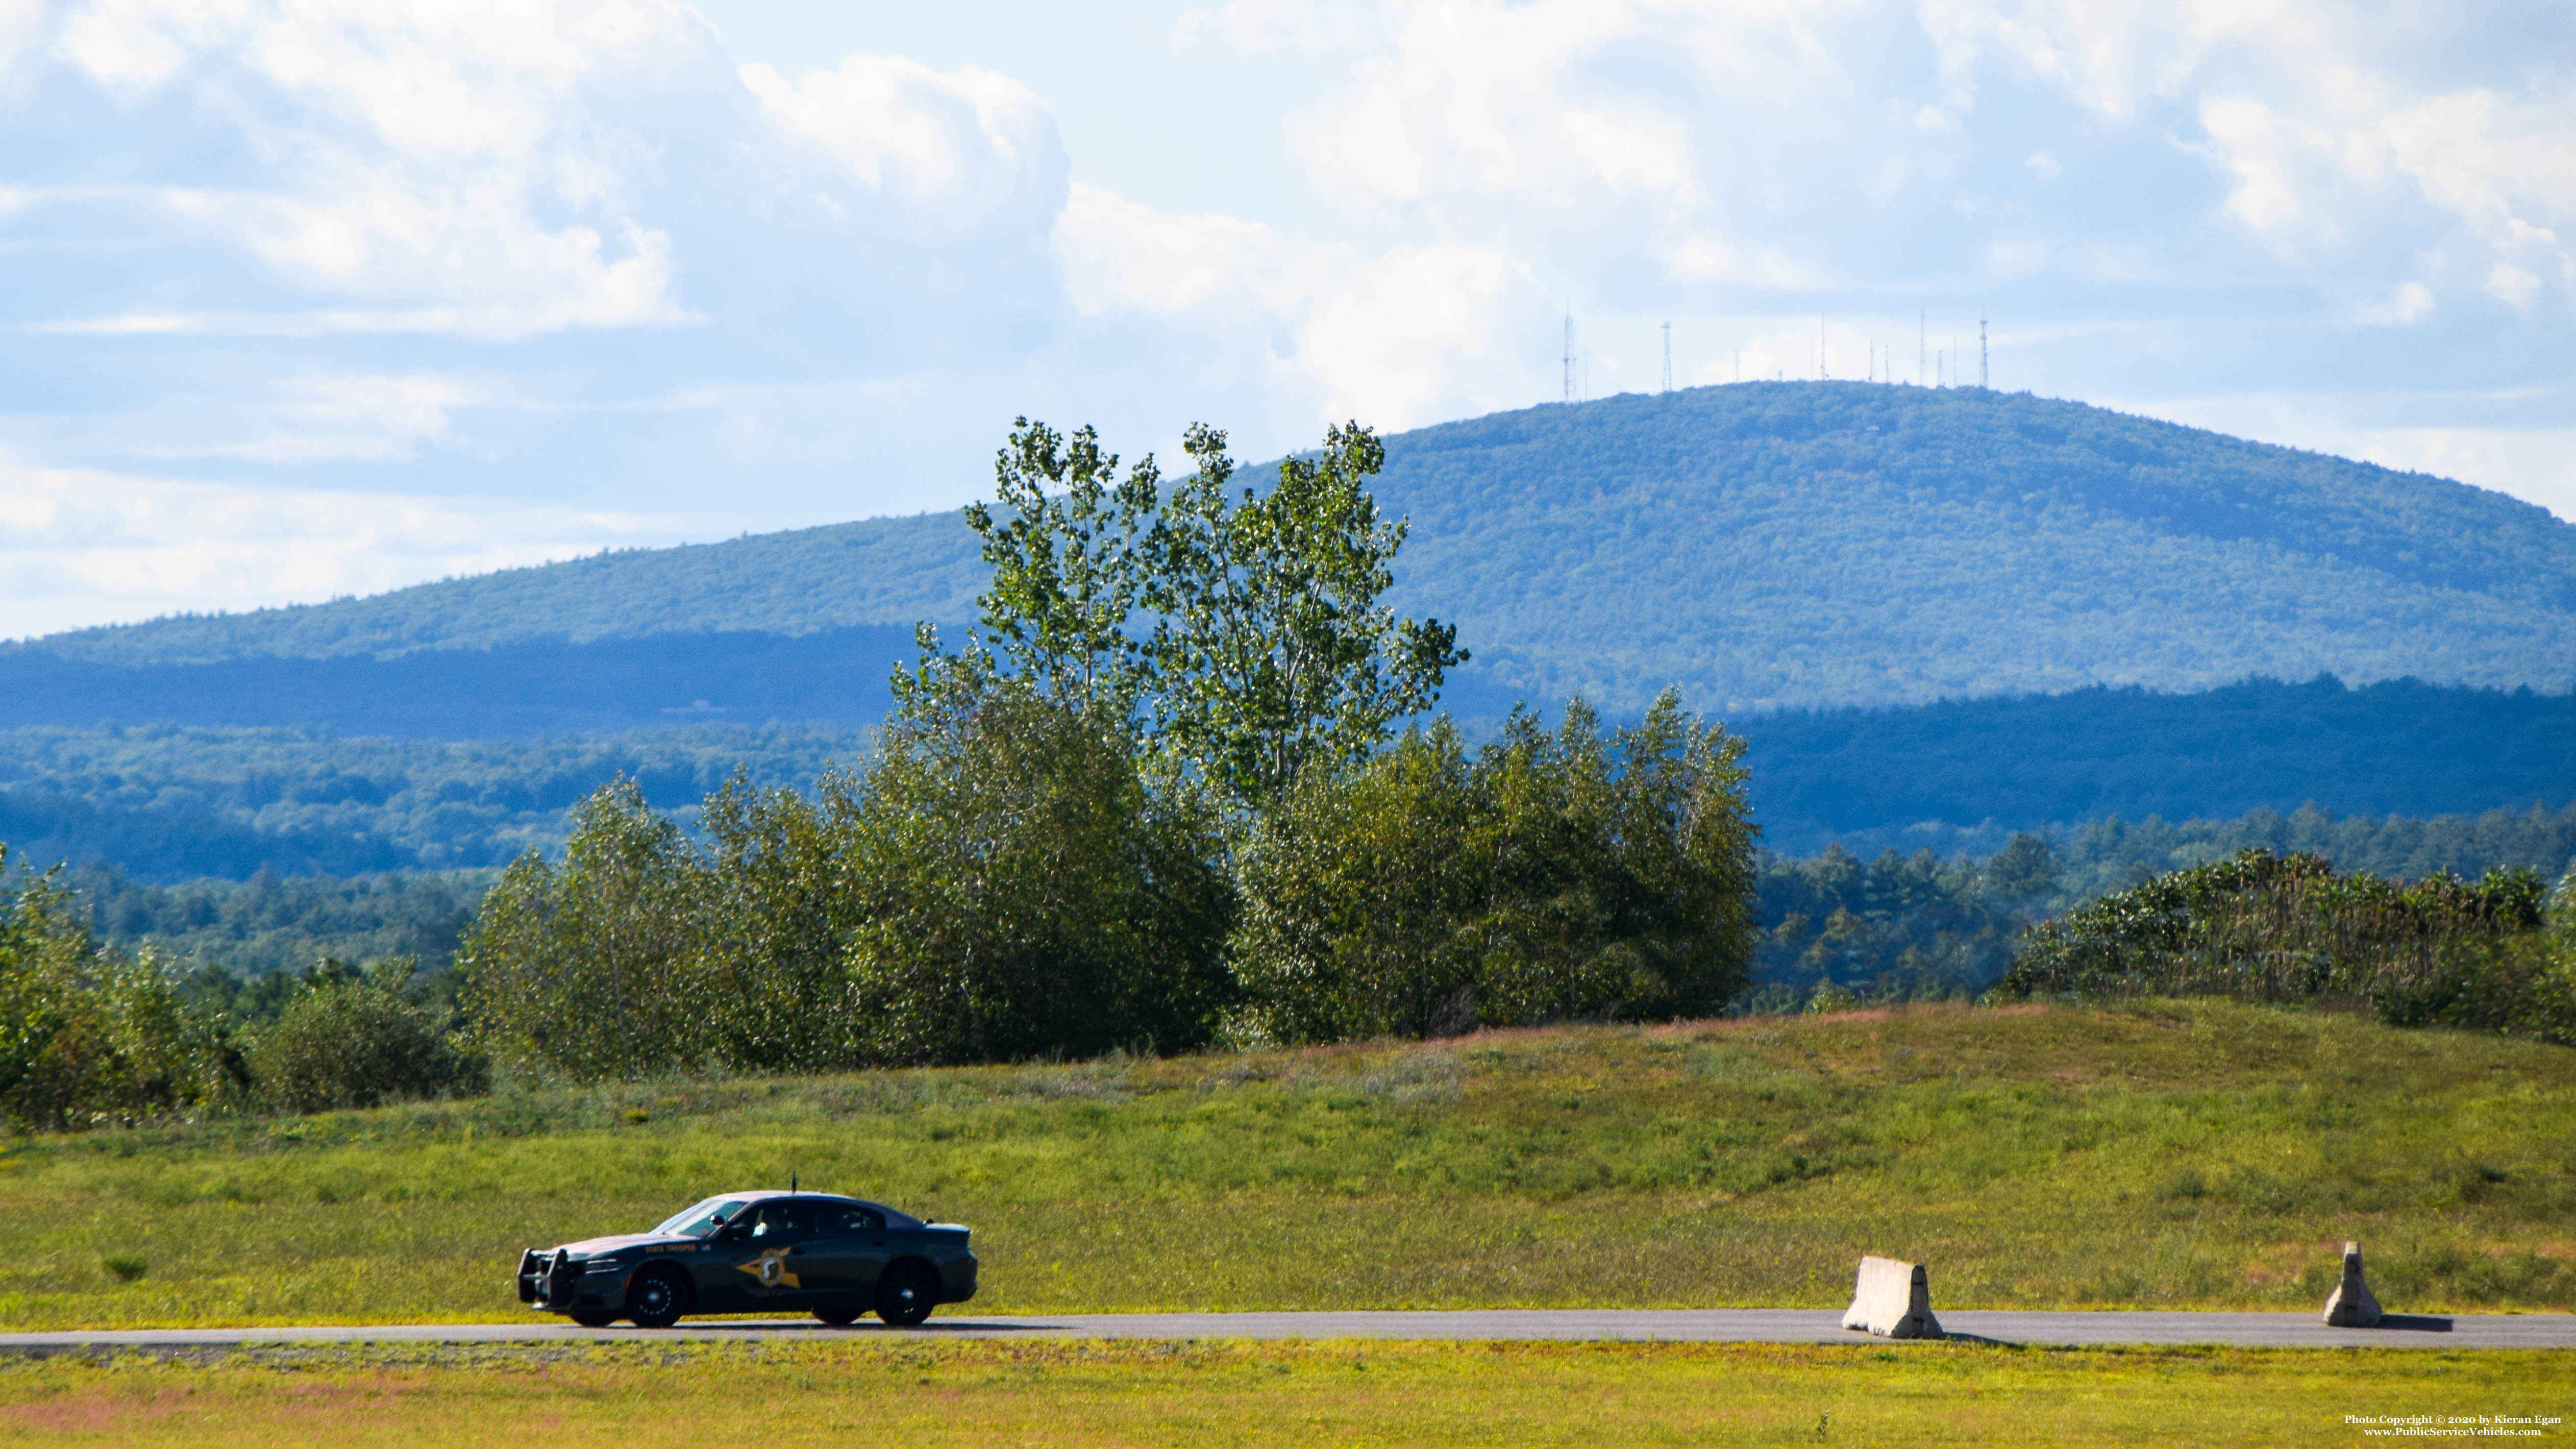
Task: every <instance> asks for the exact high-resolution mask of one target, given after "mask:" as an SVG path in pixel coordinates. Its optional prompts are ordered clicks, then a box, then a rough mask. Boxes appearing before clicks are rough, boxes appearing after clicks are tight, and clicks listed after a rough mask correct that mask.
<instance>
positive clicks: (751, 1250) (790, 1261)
mask: <svg viewBox="0 0 2576 1449" xmlns="http://www.w3.org/2000/svg"><path fill="white" fill-rule="evenodd" d="M741 1227H742V1231H741V1232H740V1233H739V1234H738V1235H734V1234H729V1235H728V1239H729V1240H728V1241H727V1242H725V1243H724V1244H723V1245H722V1247H720V1248H719V1249H718V1254H719V1256H720V1257H721V1258H722V1260H723V1261H724V1262H725V1263H726V1264H727V1265H729V1266H730V1267H731V1268H732V1270H733V1274H734V1276H735V1278H736V1279H737V1282H736V1284H735V1287H736V1291H738V1292H739V1293H741V1295H742V1300H741V1301H742V1304H743V1307H742V1309H741V1310H738V1311H743V1312H751V1313H762V1312H769V1311H773V1310H774V1311H780V1312H784V1311H789V1310H795V1311H802V1310H803V1309H804V1308H805V1307H806V1306H807V1305H809V1304H811V1303H813V1302H814V1301H815V1300H816V1299H817V1298H818V1297H821V1296H823V1295H822V1294H821V1293H819V1292H818V1291H817V1290H816V1289H815V1288H814V1287H813V1286H812V1285H811V1284H809V1283H808V1282H807V1279H806V1275H807V1273H808V1272H809V1271H811V1269H812V1268H813V1266H814V1263H815V1261H816V1260H815V1258H814V1255H813V1243H814V1204H813V1202H812V1200H810V1199H802V1198H771V1199H769V1200H768V1201H766V1202H760V1203H755V1204H753V1205H752V1208H751V1211H750V1212H749V1213H748V1214H747V1215H746V1216H745V1217H744V1219H743V1220H742V1224H741Z"/></svg>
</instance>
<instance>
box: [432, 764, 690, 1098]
mask: <svg viewBox="0 0 2576 1449" xmlns="http://www.w3.org/2000/svg"><path fill="white" fill-rule="evenodd" d="M706 895H707V873H706V871H705V869H704V866H703V863H702V862H701V861H700V860H699V857H698V852H697V850H696V848H695V847H694V846H692V845H691V844H690V843H689V840H688V837H686V836H685V835H683V834H681V833H680V829H679V827H678V826H676V825H674V824H672V823H671V822H670V821H669V820H667V819H665V818H663V817H662V816H660V815H658V814H656V813H654V811H653V809H652V807H651V806H649V805H647V804H645V803H644V793H643V791H642V790H640V789H638V788H637V787H636V786H635V783H634V782H633V781H631V780H628V779H627V778H626V777H625V776H623V775H620V776H619V777H618V778H617V779H615V780H612V781H610V782H609V783H608V784H606V785H603V786H601V787H600V788H599V790H598V791H596V792H595V793H593V794H592V795H591V796H590V797H589V798H588V799H586V800H584V801H582V802H581V804H580V805H579V806H577V807H575V809H574V812H573V829H572V836H571V839H570V841H569V842H568V843H567V845H566V847H565V852H564V862H563V864H562V865H561V866H555V865H552V864H549V863H548V862H547V861H546V859H545V858H544V857H543V856H541V855H539V854H538V853H537V852H536V851H534V850H531V851H529V852H528V853H527V854H525V855H523V856H521V857H519V858H518V859H517V860H516V861H513V862H511V864H510V868H509V869H508V870H507V871H504V872H503V873H502V876H501V879H500V881H499V882H498V883H497V884H495V885H494V886H493V888H492V890H491V891H490V892H489V893H488V894H487V895H485V896H484V898H483V905H482V909H481V910H480V911H479V912H478V913H477V914H476V916H475V918H474V927H473V929H472V930H471V931H469V932H467V934H466V937H465V944H464V947H463V949H462V950H461V951H460V952H459V963H460V965H461V968H462V972H463V976H464V991H463V998H464V1002H465V1005H466V1009H467V1012H468V1014H469V1015H470V1016H471V1017H472V1019H473V1020H474V1022H475V1023H476V1030H477V1033H478V1037H479V1040H480V1043H481V1044H482V1045H484V1046H485V1047H486V1048H487V1049H489V1050H490V1051H491V1052H493V1054H494V1055H496V1056H497V1057H499V1058H501V1059H502V1060H503V1061H504V1062H506V1063H509V1064H512V1065H517V1066H522V1067H530V1068H536V1069H539V1070H554V1071H560V1072H563V1073H566V1074H568V1075H570V1076H573V1077H577V1078H585V1079H590V1078H599V1077H622V1078H628V1079H632V1078H636V1077H641V1076H646V1075H649V1074H652V1073H656V1072H665V1071H673V1070H686V1069H688V1068H691V1067H694V1066H698V1065H701V1064H704V1063H705V1062H707V1061H708V1060H709V1059H710V1058H711V1057H712V1055H713V1053H712V1051H711V1047H712V1046H713V1044H714V1041H715V1034H714V1033H712V1032H710V1031H709V1030H708V1029H707V1017H708V1013H709V1008H710V1007H711V1005H713V1001H712V997H711V993H710V992H709V991H707V990H706V989H705V988H706V984H707V983H706V981H705V973H704V971H703V969H702V968H703V958H702V956H701V955H700V953H699V950H698V946H699V942H700V936H701V926H702V922H701V919H700V918H701V911H702V906H703V903H704V901H705V898H706Z"/></svg>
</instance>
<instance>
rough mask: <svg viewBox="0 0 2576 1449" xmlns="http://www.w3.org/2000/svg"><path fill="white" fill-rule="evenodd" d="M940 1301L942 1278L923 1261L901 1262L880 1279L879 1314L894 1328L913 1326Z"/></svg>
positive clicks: (878, 1286) (928, 1314)
mask: <svg viewBox="0 0 2576 1449" xmlns="http://www.w3.org/2000/svg"><path fill="white" fill-rule="evenodd" d="M938 1302H939V1280H938V1279H936V1278H934V1277H932V1276H931V1275H930V1270H929V1269H928V1268H926V1267H924V1266H923V1265H921V1264H919V1263H897V1264H895V1265H894V1266H893V1267H891V1268H888V1269H886V1271H885V1276H884V1277H882V1278H879V1279H878V1280H877V1317H879V1318H882V1319H884V1320H885V1321H886V1322H887V1323H888V1324H889V1325H891V1326H893V1327H896V1328H910V1327H912V1326H913V1325H914V1324H916V1323H919V1322H921V1321H922V1320H923V1319H925V1318H928V1317H929V1316H930V1310H931V1309H932V1308H933V1307H936V1306H937V1305H938Z"/></svg>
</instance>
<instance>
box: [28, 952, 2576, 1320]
mask: <svg viewBox="0 0 2576 1449" xmlns="http://www.w3.org/2000/svg"><path fill="white" fill-rule="evenodd" d="M790 1172H794V1173H797V1174H798V1175H800V1176H801V1178H802V1179H803V1181H804V1182H805V1183H806V1184H807V1185H808V1186H810V1187H816V1188H824V1189H832V1190H841V1191H849V1192H855V1193H860V1194H863V1195H867V1196H872V1197H880V1198H883V1199H885V1200H887V1201H890V1202H893V1203H895V1204H897V1205H899V1206H902V1207H905V1208H907V1209H909V1210H912V1211H915V1212H920V1213H922V1214H924V1215H925V1216H934V1217H938V1218H944V1219H949V1220H953V1221H961V1222H966V1223H970V1224H972V1225H974V1227H975V1228H976V1230H977V1231H976V1248H977V1251H978V1252H979V1254H980V1255H981V1256H982V1257H983V1259H984V1265H985V1268H984V1283H985V1293H984V1296H983V1297H980V1298H978V1299H977V1300H976V1302H975V1305H974V1306H975V1308H976V1309H977V1310H989V1311H994V1312H1006V1311H1013V1310H1021V1311H1040V1312H1045V1311H1067V1310H1075V1309H1082V1310H1096V1311H1114V1310H1122V1309H1149V1308H1151V1309H1166V1308H1336V1307H1475V1306H1549V1305H1601V1306H1618V1305H1636V1306H1650V1305H1679V1306H1693V1305H1696V1306H1804V1307H1839V1306H1840V1305H1841V1303H1842V1302H1843V1301H1844V1295H1845V1294H1846V1293H1847V1292H1848V1289H1849V1286H1850V1282H1851V1272H1852V1264H1853V1263H1854V1261H1855V1260H1856V1259H1857V1258H1858V1257H1859V1256H1860V1255H1861V1254H1862V1253H1863V1252H1880V1253H1889V1254H1897V1255H1903V1256H1909V1257H1916V1258H1919V1259H1922V1260H1924V1261H1926V1262H1928V1263H1929V1264H1931V1267H1932V1275H1933V1277H1932V1282H1933V1291H1934V1297H1935V1302H1936V1304H1937V1305H1939V1306H1942V1307H1955V1308H1967V1307H2016V1306H2018V1307H2073V1306H2155V1307H2175V1306H2193V1307H2212V1308H2215V1307H2272V1308H2291V1307H2308V1308H2312V1307H2314V1306H2315V1305H2317V1304H2318V1303H2320V1302H2322V1301H2323V1299H2324V1297H2325V1294H2326V1292H2327V1289H2328V1288H2329V1287H2330V1285H2331V1278H2332V1274H2333V1273H2334V1271H2335V1269H2336V1266H2337V1257H2336V1253H2337V1250H2338V1249H2339V1246H2340V1244H2341V1243H2342V1242H2343V1240H2344V1239H2346V1238H2357V1239H2359V1240H2361V1241H2362V1243H2363V1244H2364V1246H2365V1248H2366V1249H2367V1250H2368V1251H2369V1254H2370V1266H2371V1275H2372V1279H2373V1283H2374V1286H2376V1287H2377V1289H2378V1290H2379V1294H2380V1297H2381V1298H2382V1300H2383V1301H2385V1302H2386V1303H2387V1304H2388V1305H2389V1307H2390V1308H2391V1309H2392V1310H2394V1311H2419V1312H2436V1311H2459V1310H2475V1309H2503V1308H2553V1309H2564V1308H2569V1307H2576V1241H2571V1239H2576V1051H2569V1050H2566V1049H2563V1048H2554V1047H2547V1046H2540V1045H2535V1044H2531V1043H2525V1042H2517V1041H2510V1040H2505V1039H2501V1038H2496V1037H2487V1036H2474V1035H2464V1034H2453V1033H2444V1032H2401V1031H2394V1030H2390V1029H2387V1028H2384V1027H2380V1026H2378V1025H2375V1024H2374V1023H2372V1022H2370V1021H2369V1020H2367V1019H2365V1018H2361V1017H2357V1016H2351V1015H2340V1014H2322V1013H2297V1012H2287V1011H2278V1010H2269V1009H2261V1008H2253V1007H2245V1006H2238V1005H2232V1004H2228V1003H2222V1002H2190V1003H2171V1004H2152V1003H2151V1004H2144V1005H2140V1006H2137V1007H2133V1008H2128V1009H2116V1010H2108V1009H2106V1010H2076V1009H2056V1008H2051V1009H2046V1010H2041V1009H2036V1008H2010V1009H1971V1008H1964V1007H1946V1008H1920V1009H1915V1010H1900V1011H1894V1012H1888V1013H1856V1014H1851V1015H1845V1016H1835V1017H1800V1018H1786V1019H1780V1018H1753V1019H1746V1020H1741V1021H1729V1022H1710V1023H1696V1024H1686V1025H1681V1026H1674V1027H1661V1028H1621V1027H1588V1028H1566V1029H1557V1030H1547V1031H1533V1032H1514V1033H1496V1034H1487V1035H1481V1036H1475V1037H1469V1038H1463V1039H1460V1040H1456V1041H1451V1042H1441V1043H1433V1044H1428V1045H1394V1044H1380V1045H1375V1046H1362V1047H1346V1048H1331V1049H1319V1050H1313V1051H1305V1052H1294V1053H1281V1054H1276V1055H1250V1056H1233V1055H1211V1056H1201V1057H1190V1058H1179V1059H1171V1060H1160V1061H1157V1060H1133V1061H1125V1060H1113V1061H1106V1062H1095V1063H1086V1064H1076V1065H1062V1066H1028V1067H1007V1068H1003V1067H996V1068H974V1069H958V1070H943V1071H920V1072H895V1073H884V1074H871V1075H863V1076H855V1077H840V1078H809V1079H796V1080H779V1081H732V1082H720V1083H695V1084H687V1083H667V1084H662V1083H645V1084H637V1085H633V1086H625V1087H618V1088H613V1089H605V1090H582V1091H571V1090H567V1091H561V1092H532V1093H511V1094H504V1095H500V1096H495V1097H492V1098H488V1099H482V1100H477V1101H471V1102H463V1103H455V1104H433V1105H415V1106H408V1107H398V1108H390V1109H385V1110H382V1111H375V1112H361V1113H343V1114H337V1115H332V1116H325V1117H314V1118H303V1119H290V1120H228V1121H217V1122H212V1123H206V1124H199V1125H191V1126H173V1127H165V1128H155V1129H150V1130H138V1131H102V1132H95V1133H89V1134H84V1135H79V1136H71V1137H60V1138H44V1139H32V1140H30V1139H18V1140H14V1141H11V1142H9V1143H7V1144H6V1146H5V1149H4V1150H0V1212H5V1214H6V1217H7V1221H8V1222H9V1224H10V1233H9V1248H10V1251H9V1252H8V1253H7V1254H6V1255H5V1256H0V1326H6V1327H8V1328H16V1329H34V1328H55V1327H73V1326H90V1325H96V1326H115V1325H141V1324H153V1325H178V1324H226V1323H294V1322H319V1321H361V1322H363V1321H396V1320H418V1319H449V1320H468V1319H511V1318H518V1317H522V1316H523V1315H524V1310H521V1309H520V1308H519V1306H518V1304H517V1303H516V1301H515V1299H514V1298H513V1296H512V1293H511V1290H510V1281H509V1274H510V1270H511V1264H512V1263H513V1262H514V1260H515V1257H516V1254H517V1251H518V1249H519V1248H520V1247H521V1246H523V1245H527V1244H545V1243H553V1242H557V1241H561V1240H565V1239H569V1238H574V1237H579V1236H583V1235H587V1234H591V1233H597V1232H603V1231H611V1230H618V1229H628V1228H633V1227H637V1226H642V1225H645V1224H648V1223H650V1222H652V1221H654V1220H656V1219H658V1218H659V1217H660V1216H662V1215H663V1214H664V1213H665V1212H666V1211H667V1210H669V1209H670V1208H672V1207H674V1206H676V1205H678V1204H681V1203H683V1202H686V1201H689V1200H692V1199H694V1198H696V1197H698V1196H700V1195H702V1194H704V1193H707V1192H710V1191H716V1190H721V1189H726V1188H734V1187H743V1186H758V1185H779V1186H783V1185H784V1184H785V1183H786V1180H787V1178H788V1175H789V1173H790ZM952 1311H953V1310H952Z"/></svg>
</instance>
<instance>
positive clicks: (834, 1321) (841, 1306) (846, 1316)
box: [814, 1299, 867, 1328]
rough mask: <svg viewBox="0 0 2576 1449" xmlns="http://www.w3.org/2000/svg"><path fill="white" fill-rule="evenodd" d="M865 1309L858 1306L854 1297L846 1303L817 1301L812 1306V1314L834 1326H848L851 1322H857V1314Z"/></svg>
mask: <svg viewBox="0 0 2576 1449" xmlns="http://www.w3.org/2000/svg"><path fill="white" fill-rule="evenodd" d="M866 1311H867V1310H866V1309H864V1308H861V1307H860V1306H859V1304H858V1300H856V1299H852V1300H850V1301H849V1302H847V1303H818V1304H816V1305H815V1306H814V1316H815V1317H816V1318H819V1319H821V1320H823V1321H824V1322H825V1323H828V1324H830V1325H832V1326H833V1327H834V1328H847V1327H849V1326H850V1325H851V1324H853V1323H856V1322H858V1321H859V1315H860V1314H862V1313H864V1312H866Z"/></svg>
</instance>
